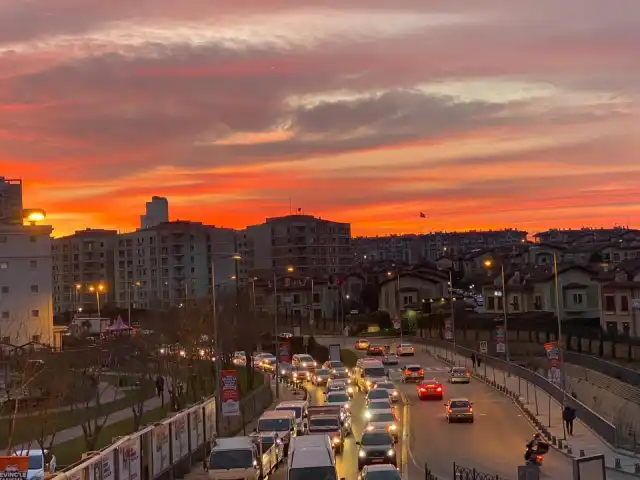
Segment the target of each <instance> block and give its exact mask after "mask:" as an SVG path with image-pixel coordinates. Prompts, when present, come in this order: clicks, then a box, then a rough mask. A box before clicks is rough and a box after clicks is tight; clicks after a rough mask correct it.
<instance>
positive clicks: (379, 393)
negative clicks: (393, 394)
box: [367, 390, 389, 400]
mask: <svg viewBox="0 0 640 480" xmlns="http://www.w3.org/2000/svg"><path fill="white" fill-rule="evenodd" d="M367 398H368V399H369V400H372V399H375V398H389V392H387V391H386V390H371V391H370V392H369V393H368V394H367Z"/></svg>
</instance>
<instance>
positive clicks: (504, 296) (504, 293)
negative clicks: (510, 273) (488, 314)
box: [484, 258, 510, 362]
mask: <svg viewBox="0 0 640 480" xmlns="http://www.w3.org/2000/svg"><path fill="white" fill-rule="evenodd" d="M484 266H485V267H487V268H491V267H493V260H491V259H489V258H488V259H486V260H485V261H484ZM500 276H501V279H502V311H503V313H504V353H505V358H506V359H507V362H508V361H510V359H509V328H508V323H507V322H508V314H507V308H508V306H509V301H508V298H507V287H506V283H505V280H504V263H502V262H501V263H500Z"/></svg>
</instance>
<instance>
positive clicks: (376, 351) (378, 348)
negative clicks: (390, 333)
mask: <svg viewBox="0 0 640 480" xmlns="http://www.w3.org/2000/svg"><path fill="white" fill-rule="evenodd" d="M383 354H384V347H383V346H382V345H378V344H377V343H372V344H371V345H369V348H367V355H369V356H371V357H374V356H375V357H377V356H381V355H383Z"/></svg>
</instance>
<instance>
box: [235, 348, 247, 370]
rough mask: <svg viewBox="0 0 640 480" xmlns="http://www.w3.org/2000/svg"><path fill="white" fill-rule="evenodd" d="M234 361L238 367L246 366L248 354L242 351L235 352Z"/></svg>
mask: <svg viewBox="0 0 640 480" xmlns="http://www.w3.org/2000/svg"><path fill="white" fill-rule="evenodd" d="M232 363H233V364H234V365H235V366H237V367H244V366H246V365H247V354H246V353H244V352H242V351H238V352H233V360H232Z"/></svg>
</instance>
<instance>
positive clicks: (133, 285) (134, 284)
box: [127, 282, 140, 328]
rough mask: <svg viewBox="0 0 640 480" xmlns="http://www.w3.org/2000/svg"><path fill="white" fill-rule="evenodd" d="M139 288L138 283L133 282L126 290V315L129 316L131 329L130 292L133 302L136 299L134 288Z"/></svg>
mask: <svg viewBox="0 0 640 480" xmlns="http://www.w3.org/2000/svg"><path fill="white" fill-rule="evenodd" d="M139 286H140V282H135V283H132V284H131V285H129V288H128V289H127V312H128V313H127V315H128V316H129V328H131V292H132V291H133V300H134V301H135V299H136V287H139Z"/></svg>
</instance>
